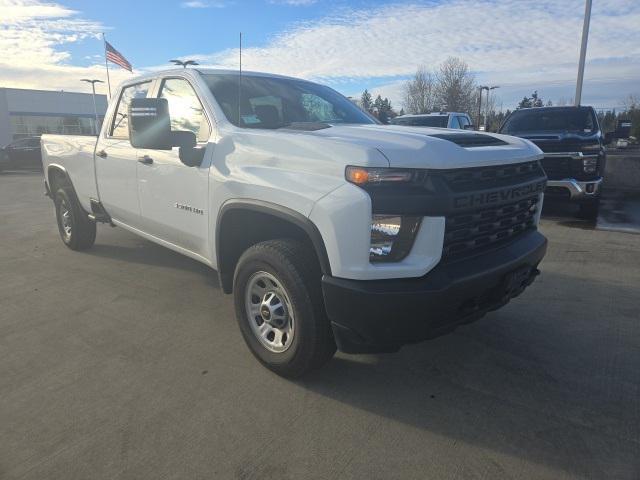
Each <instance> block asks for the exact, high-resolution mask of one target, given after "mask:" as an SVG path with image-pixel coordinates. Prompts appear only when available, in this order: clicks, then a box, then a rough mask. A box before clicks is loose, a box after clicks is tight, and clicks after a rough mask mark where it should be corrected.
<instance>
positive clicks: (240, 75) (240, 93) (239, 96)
mask: <svg viewBox="0 0 640 480" xmlns="http://www.w3.org/2000/svg"><path fill="white" fill-rule="evenodd" d="M239 56H240V71H239V75H238V126H240V121H241V120H240V110H241V108H242V107H241V101H242V32H240V50H239Z"/></svg>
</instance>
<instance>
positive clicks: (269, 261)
mask: <svg viewBox="0 0 640 480" xmlns="http://www.w3.org/2000/svg"><path fill="white" fill-rule="evenodd" d="M42 149H43V166H44V172H45V187H46V192H47V194H48V195H49V196H50V197H51V198H52V199H53V202H54V205H55V209H56V216H57V222H58V227H59V231H60V235H61V237H62V240H63V242H64V243H65V244H66V245H67V246H68V247H69V248H71V249H73V250H81V249H87V248H90V247H91V246H92V245H93V243H94V241H95V238H96V223H107V224H111V225H117V226H119V227H122V228H125V229H126V230H129V231H131V232H134V233H136V234H138V235H140V236H142V237H144V238H146V239H148V240H150V241H152V242H156V243H159V244H161V245H164V246H166V247H168V248H170V249H172V250H175V251H178V252H180V253H183V254H185V255H187V256H189V257H191V258H194V259H195V260H197V261H200V262H202V263H205V264H206V265H209V266H210V267H211V268H213V269H215V270H217V272H218V276H219V283H220V287H221V289H222V290H223V291H224V292H226V293H233V294H234V298H235V308H236V313H237V320H238V323H239V326H240V329H241V331H242V334H243V337H244V339H245V341H246V343H247V345H248V346H249V349H250V350H251V352H252V353H253V354H254V355H255V356H256V357H257V359H258V360H260V361H261V362H262V363H263V364H264V365H265V366H267V367H268V368H270V369H272V370H273V371H275V372H276V373H278V374H280V375H284V376H290V377H293V376H298V375H301V374H303V373H304V372H306V371H308V370H310V369H313V368H316V367H319V366H320V365H322V364H324V363H325V362H326V361H328V360H329V359H330V358H331V357H332V356H333V354H334V353H335V351H336V347H337V348H338V349H340V350H341V351H343V352H347V353H359V352H389V351H396V350H398V349H399V348H400V347H401V346H402V345H404V344H407V343H412V342H417V341H420V340H424V339H427V338H432V337H435V336H438V335H441V334H443V333H446V332H449V331H451V330H453V329H454V328H455V327H456V326H458V325H460V324H462V323H467V322H470V321H473V320H476V319H478V318H480V317H481V316H483V315H484V314H485V313H486V312H488V311H491V310H495V309H497V308H499V307H501V306H502V305H504V304H506V303H507V302H508V301H509V300H510V299H511V298H513V297H515V296H516V295H518V294H520V293H521V292H522V291H523V290H524V289H525V288H526V287H527V286H528V285H529V284H530V283H531V282H532V281H533V279H534V278H535V276H536V275H537V274H538V273H539V272H538V269H537V266H538V264H539V263H540V261H541V260H542V258H543V256H544V254H545V251H546V243H547V242H546V239H545V238H544V236H542V235H541V234H540V233H539V232H538V231H537V225H538V220H539V216H540V210H541V208H542V199H543V190H544V188H545V184H546V177H545V174H544V172H543V170H542V169H541V167H540V163H539V160H540V159H541V158H542V154H541V151H540V150H539V149H538V148H537V147H536V146H535V145H533V144H532V143H531V142H529V141H528V140H524V139H520V138H515V137H510V136H505V135H495V134H494V135H489V134H483V133H476V132H465V131H451V130H446V129H437V128H433V129H428V128H410V127H402V126H397V127H396V126H383V125H380V124H378V122H377V121H376V120H375V119H373V118H372V117H370V116H369V115H368V114H366V113H364V112H363V111H361V110H360V109H358V108H357V107H356V106H355V105H353V103H351V102H350V101H349V100H348V99H346V98H345V97H343V96H341V95H340V94H338V93H337V92H335V91H334V90H332V89H330V88H328V87H325V86H321V85H318V84H315V83H312V82H308V81H304V80H298V79H293V78H287V77H282V76H276V75H267V74H261V73H243V74H242V75H239V74H238V73H237V72H229V71H220V70H195V69H189V70H184V69H183V70H172V71H165V72H159V73H158V72H155V73H153V74H151V75H147V76H142V77H139V78H136V79H133V80H130V81H127V82H125V83H124V84H123V85H121V86H120V88H119V89H118V91H117V94H116V95H115V96H114V98H113V100H112V101H111V103H110V105H109V108H108V111H107V113H106V116H105V121H104V125H103V127H102V131H101V132H100V135H99V137H98V138H97V140H96V138H95V137H74V136H58V135H43V137H42Z"/></svg>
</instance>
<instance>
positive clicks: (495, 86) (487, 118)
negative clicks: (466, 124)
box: [484, 85, 500, 130]
mask: <svg viewBox="0 0 640 480" xmlns="http://www.w3.org/2000/svg"><path fill="white" fill-rule="evenodd" d="M496 88H500V85H493V86H491V87H489V88H487V115H486V118H485V119H484V124H485V127H484V129H485V130H486V129H487V126H488V123H489V114H490V113H491V112H490V111H489V109H490V108H491V104H490V103H489V94H490V93H491V90H495V89H496Z"/></svg>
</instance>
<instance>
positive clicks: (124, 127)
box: [109, 82, 151, 138]
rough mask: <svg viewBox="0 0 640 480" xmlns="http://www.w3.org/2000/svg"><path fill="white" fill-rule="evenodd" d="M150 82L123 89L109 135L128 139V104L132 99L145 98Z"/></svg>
mask: <svg viewBox="0 0 640 480" xmlns="http://www.w3.org/2000/svg"><path fill="white" fill-rule="evenodd" d="M150 86H151V82H144V83H137V84H135V85H131V86H129V87H125V88H124V89H123V90H122V94H121V95H120V100H119V101H118V108H117V109H116V113H115V115H114V116H113V122H112V123H111V131H110V132H109V135H110V136H112V137H117V138H129V119H128V118H127V115H128V111H129V104H130V103H131V100H132V99H133V98H145V97H146V96H147V92H148V91H149V87H150Z"/></svg>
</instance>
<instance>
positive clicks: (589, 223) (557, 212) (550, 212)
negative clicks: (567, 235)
mask: <svg viewBox="0 0 640 480" xmlns="http://www.w3.org/2000/svg"><path fill="white" fill-rule="evenodd" d="M545 220H551V221H555V222H557V223H558V224H559V225H563V226H565V227H571V228H580V229H583V230H594V229H595V226H596V222H595V221H594V220H586V219H584V218H580V216H579V215H578V206H577V205H574V204H571V203H568V202H566V201H563V200H556V199H548V198H545V199H544V206H543V207H542V221H543V222H544V221H545Z"/></svg>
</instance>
